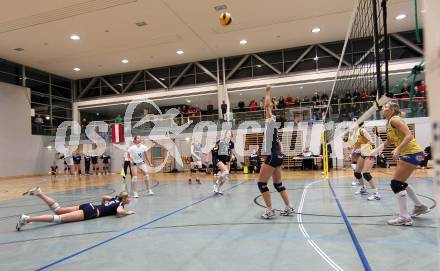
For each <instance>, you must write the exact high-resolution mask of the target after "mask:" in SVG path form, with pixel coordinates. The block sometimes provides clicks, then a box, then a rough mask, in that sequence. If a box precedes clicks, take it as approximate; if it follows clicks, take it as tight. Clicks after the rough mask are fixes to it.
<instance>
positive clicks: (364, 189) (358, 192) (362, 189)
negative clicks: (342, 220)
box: [355, 186, 368, 195]
mask: <svg viewBox="0 0 440 271" xmlns="http://www.w3.org/2000/svg"><path fill="white" fill-rule="evenodd" d="M355 194H356V195H359V194H361V195H368V192H367V189H366V188H365V187H362V186H361V187H360V188H359V190H358V191H356V192H355Z"/></svg>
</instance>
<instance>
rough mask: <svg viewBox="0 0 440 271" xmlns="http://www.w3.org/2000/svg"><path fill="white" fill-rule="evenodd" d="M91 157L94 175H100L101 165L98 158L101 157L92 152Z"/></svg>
mask: <svg viewBox="0 0 440 271" xmlns="http://www.w3.org/2000/svg"><path fill="white" fill-rule="evenodd" d="M95 151H96V150H95ZM91 158H92V172H93V173H92V175H93V174H96V175H98V174H99V165H98V158H99V156H98V155H96V154H92V157H91Z"/></svg>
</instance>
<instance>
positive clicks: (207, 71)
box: [195, 62, 218, 82]
mask: <svg viewBox="0 0 440 271" xmlns="http://www.w3.org/2000/svg"><path fill="white" fill-rule="evenodd" d="M195 64H196V66H197V67H199V68H200V69H201V70H202V71H203V72H204V73H206V74H207V75H209V77H211V78H212V79H214V80H215V81H216V82H217V81H218V78H217V76H215V75H214V74H212V72H210V71H209V70H208V69H207V68H205V66H203V65H202V64H200V63H199V62H196V63H195Z"/></svg>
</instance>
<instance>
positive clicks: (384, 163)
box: [377, 153, 390, 168]
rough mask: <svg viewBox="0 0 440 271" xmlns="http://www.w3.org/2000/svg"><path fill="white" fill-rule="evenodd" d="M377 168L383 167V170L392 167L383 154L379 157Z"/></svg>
mask: <svg viewBox="0 0 440 271" xmlns="http://www.w3.org/2000/svg"><path fill="white" fill-rule="evenodd" d="M377 166H378V167H381V168H389V167H390V165H389V164H388V162H387V158H386V157H385V155H383V153H381V154H379V155H378V156H377Z"/></svg>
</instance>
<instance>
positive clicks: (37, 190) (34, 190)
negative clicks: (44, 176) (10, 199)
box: [22, 186, 43, 196]
mask: <svg viewBox="0 0 440 271" xmlns="http://www.w3.org/2000/svg"><path fill="white" fill-rule="evenodd" d="M41 193H43V191H42V190H41V188H40V187H38V186H37V187H34V188H31V189H29V190H28V191H26V192H24V193H23V194H22V195H23V196H25V195H29V196H36V195H40V194H41Z"/></svg>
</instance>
